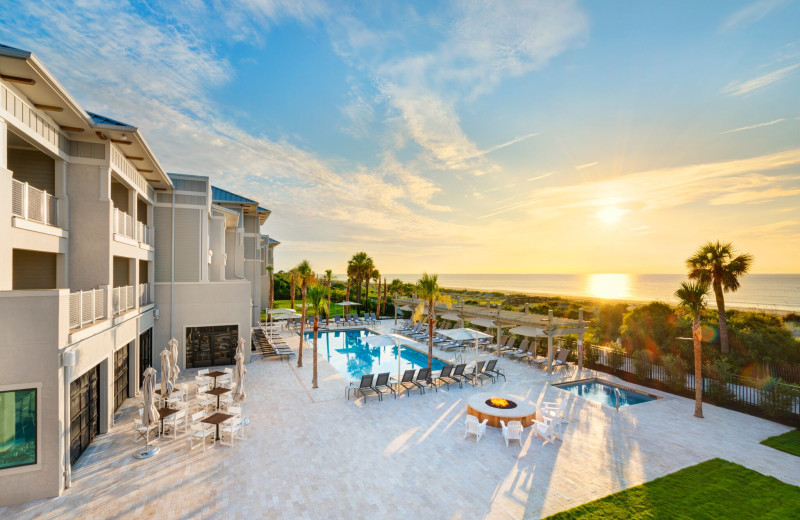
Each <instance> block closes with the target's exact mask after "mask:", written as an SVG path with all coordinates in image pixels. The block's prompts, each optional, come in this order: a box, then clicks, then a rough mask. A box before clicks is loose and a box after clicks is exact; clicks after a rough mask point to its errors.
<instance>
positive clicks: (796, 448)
mask: <svg viewBox="0 0 800 520" xmlns="http://www.w3.org/2000/svg"><path fill="white" fill-rule="evenodd" d="M761 444H763V445H765V446H769V447H770V448H775V449H776V450H781V451H785V452H786V453H791V454H792V455H797V456H798V457H800V430H792V431H790V432H786V433H784V434H783V435H776V436H775V437H770V438H769V439H764V440H763V441H761Z"/></svg>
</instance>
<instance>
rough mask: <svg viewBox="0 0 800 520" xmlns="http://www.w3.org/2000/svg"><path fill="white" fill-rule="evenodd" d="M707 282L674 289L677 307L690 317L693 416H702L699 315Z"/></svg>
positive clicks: (706, 292)
mask: <svg viewBox="0 0 800 520" xmlns="http://www.w3.org/2000/svg"><path fill="white" fill-rule="evenodd" d="M707 294H708V284H706V283H705V282H697V283H691V282H683V283H681V288H680V289H678V290H677V291H675V296H676V297H677V298H678V300H680V302H679V303H678V309H679V311H680V312H681V313H682V314H685V315H688V316H691V317H692V343H693V344H694V416H695V417H699V418H700V419H702V418H703V370H702V369H703V363H702V360H701V356H702V355H703V348H702V343H701V339H702V335H701V332H700V315H701V314H702V312H703V309H705V307H706V295H707Z"/></svg>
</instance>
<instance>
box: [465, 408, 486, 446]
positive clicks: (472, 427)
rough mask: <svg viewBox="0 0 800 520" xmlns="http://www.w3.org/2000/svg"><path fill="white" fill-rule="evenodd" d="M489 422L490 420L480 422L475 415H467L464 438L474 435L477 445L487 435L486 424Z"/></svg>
mask: <svg viewBox="0 0 800 520" xmlns="http://www.w3.org/2000/svg"><path fill="white" fill-rule="evenodd" d="M487 422H489V419H484V420H483V422H480V423H479V422H478V418H477V417H475V416H474V415H467V420H466V423H465V424H464V426H465V428H464V438H465V439H466V438H467V435H474V436H475V442H476V443H477V442H478V441H479V440H481V437H483V436H485V435H486V423H487Z"/></svg>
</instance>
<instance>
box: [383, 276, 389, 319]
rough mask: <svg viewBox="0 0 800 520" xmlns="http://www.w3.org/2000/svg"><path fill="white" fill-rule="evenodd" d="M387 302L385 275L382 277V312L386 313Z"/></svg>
mask: <svg viewBox="0 0 800 520" xmlns="http://www.w3.org/2000/svg"><path fill="white" fill-rule="evenodd" d="M388 303H389V298H388V297H387V286H386V277H384V278H383V313H384V314H386V305H387V304H388Z"/></svg>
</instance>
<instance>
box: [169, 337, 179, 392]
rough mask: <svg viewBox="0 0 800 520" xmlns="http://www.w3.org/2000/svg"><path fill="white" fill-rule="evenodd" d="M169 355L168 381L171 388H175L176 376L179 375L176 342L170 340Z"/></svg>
mask: <svg viewBox="0 0 800 520" xmlns="http://www.w3.org/2000/svg"><path fill="white" fill-rule="evenodd" d="M169 353H170V360H169V361H170V368H171V370H170V372H169V380H170V381H171V382H172V388H175V383H177V382H178V375H179V374H180V373H181V369H180V367H178V340H177V339H175V338H172V339H171V340H169Z"/></svg>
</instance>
